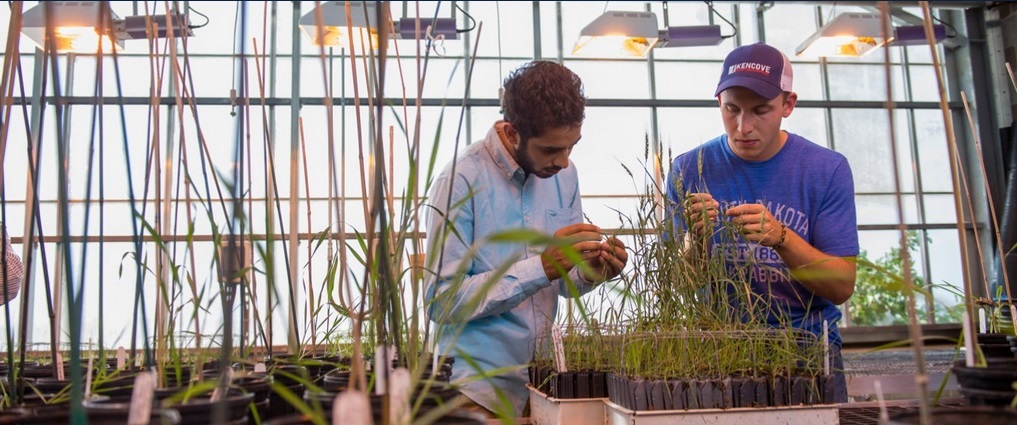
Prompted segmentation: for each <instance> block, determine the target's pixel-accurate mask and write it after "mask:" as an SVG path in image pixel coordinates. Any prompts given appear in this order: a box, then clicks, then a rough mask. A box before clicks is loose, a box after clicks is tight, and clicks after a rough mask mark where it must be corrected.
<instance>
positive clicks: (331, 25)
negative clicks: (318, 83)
mask: <svg viewBox="0 0 1017 425" xmlns="http://www.w3.org/2000/svg"><path fill="white" fill-rule="evenodd" d="M318 10H320V11H321V22H322V26H321V27H320V28H319V27H318V24H317V22H318V21H317V19H318V18H316V17H315V15H316V14H317V13H318ZM376 16H378V3H377V2H373V1H366V2H365V1H351V2H350V18H349V24H350V26H352V27H353V40H350V37H349V31H348V29H347V28H346V25H347V22H346V2H342V1H329V2H325V3H322V4H321V6H319V7H318V8H317V9H312V10H311V11H310V12H308V13H306V14H305V15H304V16H301V17H300V20H299V21H298V22H297V24H298V25H300V30H301V31H303V32H304V35H306V36H307V38H308V39H310V40H311V44H312V45H315V46H327V47H347V48H349V47H350V46H351V45H352V46H355V47H356V48H358V49H359V48H360V46H361V45H363V46H365V47H367V46H373V47H374V48H377V46H378V29H377V28H378V25H377V23H376V22H375V21H376V20H377V18H376ZM365 37H370V40H367V39H365ZM361 43H363V44H361ZM368 43H370V44H368ZM368 48H371V47H368Z"/></svg>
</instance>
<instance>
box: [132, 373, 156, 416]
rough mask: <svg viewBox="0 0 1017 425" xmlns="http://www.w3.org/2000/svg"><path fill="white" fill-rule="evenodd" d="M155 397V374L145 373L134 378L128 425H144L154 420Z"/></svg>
mask: <svg viewBox="0 0 1017 425" xmlns="http://www.w3.org/2000/svg"><path fill="white" fill-rule="evenodd" d="M154 397H155V372H153V371H145V372H141V373H139V374H138V376H137V377H136V378H134V390H133V392H132V393H131V407H130V411H129V412H128V413H127V425H144V424H147V423H149V420H150V419H151V418H152V400H153V399H154Z"/></svg>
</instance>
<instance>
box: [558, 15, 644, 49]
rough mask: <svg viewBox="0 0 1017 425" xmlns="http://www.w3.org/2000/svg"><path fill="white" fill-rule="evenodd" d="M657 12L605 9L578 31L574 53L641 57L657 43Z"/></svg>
mask: <svg viewBox="0 0 1017 425" xmlns="http://www.w3.org/2000/svg"><path fill="white" fill-rule="evenodd" d="M659 35H660V33H659V31H658V30H657V15H655V14H653V13H651V12H628V11H613V10H612V11H608V12H605V13H604V14H603V15H600V17H598V18H597V19H594V20H593V22H590V24H589V25H587V26H585V27H583V29H582V31H580V32H579V40H578V41H576V45H575V47H573V48H572V54H574V55H577V56H597V57H618V56H630V57H642V56H646V52H647V51H648V50H650V49H651V48H653V46H654V45H655V44H657V38H658V37H659Z"/></svg>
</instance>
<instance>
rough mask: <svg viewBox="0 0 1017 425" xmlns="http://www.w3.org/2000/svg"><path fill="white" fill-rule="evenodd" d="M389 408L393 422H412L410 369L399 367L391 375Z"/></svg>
mask: <svg viewBox="0 0 1017 425" xmlns="http://www.w3.org/2000/svg"><path fill="white" fill-rule="evenodd" d="M389 377H390V379H389V384H390V385H389V386H390V387H392V390H391V391H389V393H388V394H389V408H390V414H391V418H392V421H393V423H397V424H408V423H410V381H411V379H412V378H411V376H410V370H409V369H406V368H398V369H395V370H393V371H392V374H391V375H389Z"/></svg>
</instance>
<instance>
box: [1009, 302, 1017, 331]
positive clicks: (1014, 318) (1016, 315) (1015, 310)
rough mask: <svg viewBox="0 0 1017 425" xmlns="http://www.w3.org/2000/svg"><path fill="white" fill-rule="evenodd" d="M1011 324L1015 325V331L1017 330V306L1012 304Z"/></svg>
mask: <svg viewBox="0 0 1017 425" xmlns="http://www.w3.org/2000/svg"><path fill="white" fill-rule="evenodd" d="M1010 324H1011V325H1013V329H1014V331H1017V307H1014V305H1013V304H1010Z"/></svg>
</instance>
